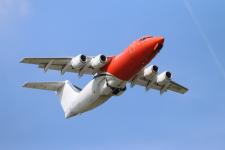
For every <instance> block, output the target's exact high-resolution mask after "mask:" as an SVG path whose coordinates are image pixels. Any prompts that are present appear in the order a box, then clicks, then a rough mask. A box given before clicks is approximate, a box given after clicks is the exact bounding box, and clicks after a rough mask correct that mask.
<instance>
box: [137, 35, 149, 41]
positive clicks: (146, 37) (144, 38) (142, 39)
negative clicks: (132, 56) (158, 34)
mask: <svg viewBox="0 0 225 150" xmlns="http://www.w3.org/2000/svg"><path fill="white" fill-rule="evenodd" d="M151 37H152V36H145V37H143V38H141V39H140V40H139V41H144V40H146V39H149V38H151Z"/></svg>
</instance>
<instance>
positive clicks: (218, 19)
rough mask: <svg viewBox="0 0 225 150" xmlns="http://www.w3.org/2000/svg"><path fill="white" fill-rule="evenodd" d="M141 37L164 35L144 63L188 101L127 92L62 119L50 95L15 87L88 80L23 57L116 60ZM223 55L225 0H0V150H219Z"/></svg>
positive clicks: (224, 110)
mask: <svg viewBox="0 0 225 150" xmlns="http://www.w3.org/2000/svg"><path fill="white" fill-rule="evenodd" d="M146 34H151V35H163V36H164V37H165V45H164V47H163V49H162V51H161V52H160V53H159V54H158V55H157V57H156V58H155V59H154V60H153V61H152V62H151V63H152V64H157V65H158V66H159V70H160V72H162V71H164V70H170V71H171V72H172V73H173V79H174V80H176V81H177V82H179V83H181V84H183V85H185V86H186V87H188V88H189V89H190V90H189V92H188V93H187V94H185V95H179V94H175V93H172V92H168V93H166V94H165V95H163V96H160V95H159V92H158V91H153V90H150V91H148V92H146V91H145V89H144V88H142V87H138V86H135V87H134V88H130V87H129V88H128V90H127V92H126V93H125V94H124V95H122V96H120V97H113V98H112V99H110V100H109V101H108V102H106V103H105V104H103V105H102V106H100V107H98V108H97V109H95V110H92V111H90V112H87V113H84V114H82V115H81V116H78V117H74V118H71V119H68V120H67V119H64V114H63V111H62V109H61V106H60V104H59V99H58V97H56V96H55V94H54V92H48V91H38V90H30V89H24V88H22V87H21V85H22V84H23V83H24V82H26V81H62V80H66V79H68V80H70V81H72V82H73V83H74V84H76V85H78V86H80V87H83V86H84V85H85V84H86V83H87V82H88V81H89V80H90V79H91V77H90V76H87V77H83V78H81V79H79V78H78V77H77V75H75V74H70V73H67V74H65V75H64V76H61V75H60V73H59V72H55V71H49V72H48V73H47V74H45V73H43V71H42V70H40V69H38V68H37V67H36V66H33V65H25V64H20V63H19V61H20V60H21V59H22V58H23V57H63V56H76V55H77V54H80V53H82V54H86V55H98V54H100V53H102V54H105V55H116V54H118V53H120V52H121V51H122V50H123V49H124V48H126V47H127V46H128V45H129V44H130V43H131V42H132V41H133V40H135V39H137V38H139V37H140V36H143V35H146ZM224 57H225V0H215V1H212V0H173V1H165V0H157V1H150V0H132V1H128V0H124V1H122V0H111V1H104V0H95V1H87V0H82V1H78V0H66V1H60V0H58V1H55V0H54V1H53V0H48V1H46V0H38V1H37V0H36V1H34V0H0V63H1V72H0V78H1V92H0V93H1V98H0V103H1V104H0V149H4V150H11V149H12V150H14V149H19V150H30V149H37V150H39V149H44V150H45V149H46V150H49V149H55V150H61V149H65V150H72V149H73V150H74V149H79V150H87V149H92V150H105V149H109V150H115V149H117V150H124V149H129V150H139V149H142V150H149V149H152V150H181V149H182V150H190V149H191V150H201V149H202V150H215V149H216V150H224V149H225V59H224ZM134 61H135V60H134Z"/></svg>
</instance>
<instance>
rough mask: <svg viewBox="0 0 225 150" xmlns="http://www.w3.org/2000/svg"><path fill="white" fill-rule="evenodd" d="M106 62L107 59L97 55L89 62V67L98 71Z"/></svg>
mask: <svg viewBox="0 0 225 150" xmlns="http://www.w3.org/2000/svg"><path fill="white" fill-rule="evenodd" d="M106 62H107V57H106V56H105V55H102V54H100V55H98V56H96V57H94V58H93V59H92V60H91V66H92V67H93V68H94V69H99V68H101V67H103V66H104V65H105V64H106Z"/></svg>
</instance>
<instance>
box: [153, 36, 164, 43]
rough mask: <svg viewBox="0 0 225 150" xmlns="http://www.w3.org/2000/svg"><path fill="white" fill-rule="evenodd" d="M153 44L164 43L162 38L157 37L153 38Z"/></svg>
mask: <svg viewBox="0 0 225 150" xmlns="http://www.w3.org/2000/svg"><path fill="white" fill-rule="evenodd" d="M155 42H156V43H158V44H163V43H164V37H162V36H159V37H155Z"/></svg>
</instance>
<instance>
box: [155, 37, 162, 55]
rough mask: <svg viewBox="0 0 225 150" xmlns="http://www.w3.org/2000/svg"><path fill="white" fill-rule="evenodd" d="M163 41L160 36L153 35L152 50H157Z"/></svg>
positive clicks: (160, 47)
mask: <svg viewBox="0 0 225 150" xmlns="http://www.w3.org/2000/svg"><path fill="white" fill-rule="evenodd" d="M163 43H164V38H163V37H162V36H159V37H154V44H155V46H154V50H155V51H157V52H159V51H160V50H161V49H162V47H163Z"/></svg>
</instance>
